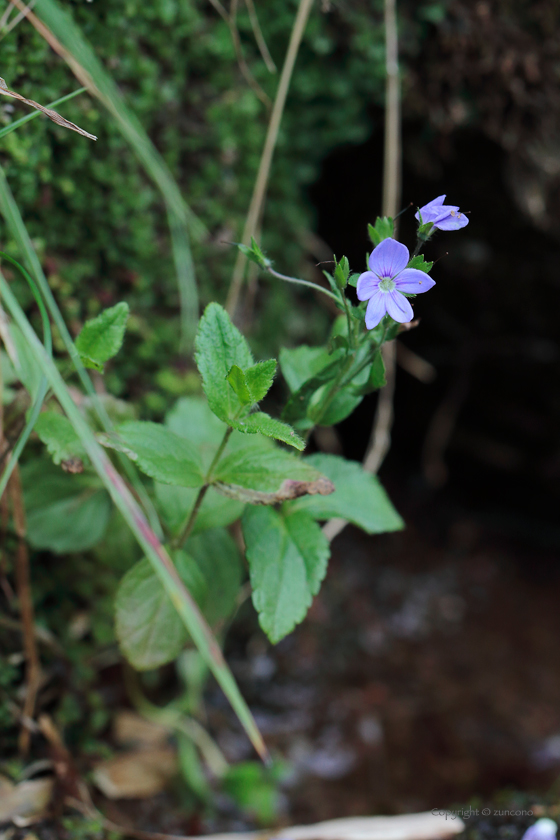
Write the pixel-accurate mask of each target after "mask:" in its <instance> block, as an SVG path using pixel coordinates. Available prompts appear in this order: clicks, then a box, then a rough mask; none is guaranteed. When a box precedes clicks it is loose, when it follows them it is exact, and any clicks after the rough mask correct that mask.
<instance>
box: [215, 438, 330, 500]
mask: <svg viewBox="0 0 560 840" xmlns="http://www.w3.org/2000/svg"><path fill="white" fill-rule="evenodd" d="M215 487H216V489H217V490H218V491H219V492H220V493H223V494H224V495H225V496H228V497H229V498H232V499H238V500H240V501H243V502H249V503H250V504H260V505H271V504H275V503H276V502H280V501H285V500H287V499H295V498H298V497H299V496H302V495H304V494H306V493H312V494H313V493H323V494H325V493H332V491H333V484H332V483H331V482H330V481H329V480H328V479H326V478H325V477H324V476H323V475H321V473H320V472H318V471H317V470H315V469H312V468H310V466H309V464H307V463H306V462H305V461H302V460H301V459H299V458H294V457H293V455H289V454H288V453H287V452H283V451H282V450H280V449H277V450H274V451H272V452H260V453H259V452H257V453H255V452H254V451H251V450H245V451H244V450H239V451H238V452H234V453H232V454H231V455H229V456H228V457H227V458H224V459H223V461H221V462H220V464H219V465H218V467H217V468H216V473H215Z"/></svg>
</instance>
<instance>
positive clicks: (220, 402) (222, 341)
mask: <svg viewBox="0 0 560 840" xmlns="http://www.w3.org/2000/svg"><path fill="white" fill-rule="evenodd" d="M195 347H196V363H197V365H198V369H199V371H200V373H201V376H202V387H203V389H204V393H205V394H206V396H207V398H208V404H209V406H210V408H211V409H212V411H213V412H214V414H215V415H216V416H217V417H219V418H220V420H223V421H224V422H226V423H228V422H229V421H230V420H231V419H233V418H234V417H235V416H236V414H237V413H238V411H239V409H240V408H242V407H243V403H242V402H241V401H240V400H239V397H238V396H237V395H236V393H235V392H234V390H233V389H232V387H231V386H230V384H229V382H228V380H227V376H228V374H229V372H230V370H231V369H232V367H233V365H237V366H238V367H239V368H241V369H242V370H244V369H245V368H248V367H251V366H252V364H253V357H252V355H251V351H250V350H249V345H248V344H247V342H246V341H245V339H244V337H243V336H242V335H241V333H240V332H239V330H238V329H237V327H235V326H234V325H233V324H232V322H231V320H230V318H229V315H228V314H227V312H226V311H225V309H223V308H222V307H221V306H219V304H217V303H210V304H209V305H208V306H207V307H206V309H205V311H204V315H203V316H202V318H201V319H200V323H199V325H198V332H197V335H196V341H195Z"/></svg>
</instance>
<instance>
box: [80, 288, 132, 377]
mask: <svg viewBox="0 0 560 840" xmlns="http://www.w3.org/2000/svg"><path fill="white" fill-rule="evenodd" d="M127 320H128V304H127V303H125V302H124V301H121V302H120V303H117V304H116V305H115V306H111V307H110V308H109V309H105V310H103V312H102V313H101V314H100V315H98V316H97V318H92V319H91V320H89V321H86V323H85V324H84V326H83V329H82V331H81V332H80V334H79V335H78V337H77V339H76V349H77V350H78V352H79V354H80V356H81V357H82V362H83V364H84V367H93V368H95V369H96V370H103V365H104V364H105V362H108V361H109V359H112V358H113V356H116V354H117V353H118V352H119V350H120V349H121V347H122V343H123V339H124V333H125V330H126V322H127Z"/></svg>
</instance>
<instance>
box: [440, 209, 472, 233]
mask: <svg viewBox="0 0 560 840" xmlns="http://www.w3.org/2000/svg"><path fill="white" fill-rule="evenodd" d="M468 223H469V220H468V218H467V216H465V214H464V213H459V212H458V210H457V211H456V212H455V215H453V216H452V215H451V214H449V216H446V217H445V218H444V219H442V220H441V221H440V222H434V225H435V226H436V227H437V228H439V229H440V230H460V229H461V228H464V227H466V226H467V225H468Z"/></svg>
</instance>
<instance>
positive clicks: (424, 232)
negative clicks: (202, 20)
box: [417, 216, 435, 242]
mask: <svg viewBox="0 0 560 840" xmlns="http://www.w3.org/2000/svg"><path fill="white" fill-rule="evenodd" d="M434 230H435V227H434V225H433V222H426V224H423V223H422V216H420V224H419V225H418V231H417V236H418V239H419V240H420V241H421V242H427V241H428V239H429V238H430V236H431V235H432V233H433V232H434Z"/></svg>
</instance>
